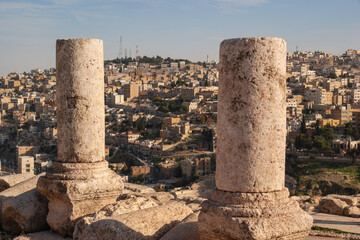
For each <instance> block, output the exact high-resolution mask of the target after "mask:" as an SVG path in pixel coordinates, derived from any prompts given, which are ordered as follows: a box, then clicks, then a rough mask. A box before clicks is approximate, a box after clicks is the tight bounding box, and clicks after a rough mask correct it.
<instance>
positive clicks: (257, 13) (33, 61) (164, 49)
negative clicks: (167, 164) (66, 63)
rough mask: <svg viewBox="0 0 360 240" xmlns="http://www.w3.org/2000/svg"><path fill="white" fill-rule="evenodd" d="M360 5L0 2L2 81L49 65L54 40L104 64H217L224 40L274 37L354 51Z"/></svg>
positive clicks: (359, 44) (303, 46) (188, 0)
mask: <svg viewBox="0 0 360 240" xmlns="http://www.w3.org/2000/svg"><path fill="white" fill-rule="evenodd" d="M359 29H360V0H32V1H30V0H21V1H18V0H0V76H2V75H5V74H8V73H9V72H12V71H17V72H23V71H29V70H31V69H34V68H42V69H44V68H48V67H52V66H54V65H55V41H56V39H58V38H99V39H102V40H103V41H104V55H105V59H113V58H116V57H117V56H118V54H119V41H120V40H119V38H120V36H122V37H123V48H127V49H131V51H132V56H134V55H135V48H136V45H139V50H140V55H142V56H143V55H146V56H156V55H160V56H163V57H167V56H170V57H173V58H188V59H190V60H194V61H198V60H200V61H204V60H205V59H206V55H209V57H210V59H214V60H217V59H218V51H219V44H220V42H221V41H222V40H223V39H226V38H237V37H253V36H275V37H282V38H284V39H285V40H286V41H287V45H288V51H289V52H292V51H294V50H295V48H296V46H298V47H299V49H300V50H309V51H314V50H323V51H326V52H329V53H333V54H337V55H339V54H342V53H343V52H344V51H345V50H346V49H349V48H354V49H360V30H359Z"/></svg>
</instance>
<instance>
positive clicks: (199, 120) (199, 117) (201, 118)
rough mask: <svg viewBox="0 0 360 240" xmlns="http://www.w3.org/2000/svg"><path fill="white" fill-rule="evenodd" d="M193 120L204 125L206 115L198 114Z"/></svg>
mask: <svg viewBox="0 0 360 240" xmlns="http://www.w3.org/2000/svg"><path fill="white" fill-rule="evenodd" d="M195 120H196V121H197V122H199V123H201V124H204V123H205V122H206V115H205V114H200V115H199V116H197V117H196V119H195Z"/></svg>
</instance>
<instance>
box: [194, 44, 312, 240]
mask: <svg viewBox="0 0 360 240" xmlns="http://www.w3.org/2000/svg"><path fill="white" fill-rule="evenodd" d="M285 73H286V43H285V41H284V40H282V39H280V38H269V37H257V38H242V39H230V40H225V41H223V42H222V43H221V45H220V80H219V102H218V120H217V129H218V142H217V159H216V164H217V165H216V189H215V190H214V192H213V193H212V195H211V198H210V199H209V200H208V201H206V202H204V203H203V204H202V212H201V214H200V216H199V231H200V234H201V237H202V239H278V238H281V239H302V238H304V237H305V236H306V235H307V234H308V232H309V230H310V228H311V226H312V218H311V217H310V216H309V215H308V214H306V213H305V212H303V211H302V210H301V208H300V207H299V205H298V203H297V202H295V201H293V200H291V199H290V198H289V192H288V189H287V188H285V187H284V183H285V180H284V179H285V145H286V142H285V141H286V139H285V138H286V82H285Z"/></svg>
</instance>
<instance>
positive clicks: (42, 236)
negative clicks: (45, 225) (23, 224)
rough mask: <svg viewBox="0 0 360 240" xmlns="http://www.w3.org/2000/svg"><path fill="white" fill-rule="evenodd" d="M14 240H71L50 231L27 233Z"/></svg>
mask: <svg viewBox="0 0 360 240" xmlns="http://www.w3.org/2000/svg"><path fill="white" fill-rule="evenodd" d="M14 240H72V238H63V237H62V236H61V235H58V234H56V233H53V232H50V231H42V232H37V233H29V234H26V235H20V236H18V237H16V238H14Z"/></svg>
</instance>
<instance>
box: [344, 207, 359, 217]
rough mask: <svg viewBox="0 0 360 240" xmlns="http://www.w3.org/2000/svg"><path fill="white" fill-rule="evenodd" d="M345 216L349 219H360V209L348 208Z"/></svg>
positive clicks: (345, 209) (345, 210)
mask: <svg viewBox="0 0 360 240" xmlns="http://www.w3.org/2000/svg"><path fill="white" fill-rule="evenodd" d="M343 214H344V216H348V217H360V209H359V208H358V207H357V206H347V207H345V208H344V212H343Z"/></svg>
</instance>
